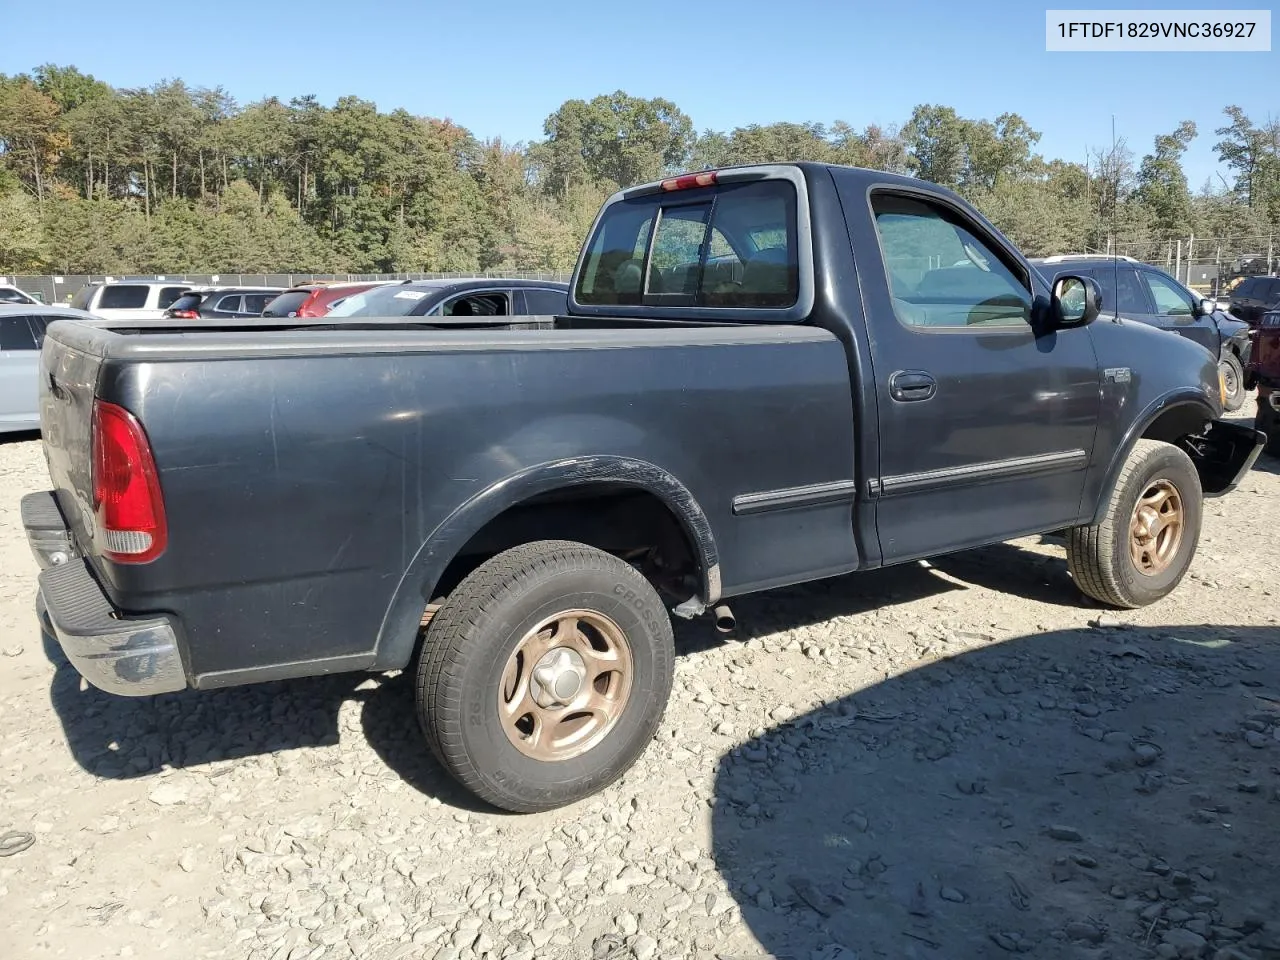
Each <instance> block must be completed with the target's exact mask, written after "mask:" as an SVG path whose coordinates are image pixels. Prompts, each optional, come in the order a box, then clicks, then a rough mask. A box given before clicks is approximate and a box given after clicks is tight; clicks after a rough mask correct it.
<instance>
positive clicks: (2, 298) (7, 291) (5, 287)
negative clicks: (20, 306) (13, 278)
mask: <svg viewBox="0 0 1280 960" xmlns="http://www.w3.org/2000/svg"><path fill="white" fill-rule="evenodd" d="M39 302H40V301H39V300H37V299H36V298H35V297H33V296H31V294H29V293H23V292H22V291H21V290H19V289H18V288H17V287H12V286H9V284H7V283H6V284H0V303H34V304H39Z"/></svg>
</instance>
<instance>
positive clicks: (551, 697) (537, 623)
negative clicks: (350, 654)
mask: <svg viewBox="0 0 1280 960" xmlns="http://www.w3.org/2000/svg"><path fill="white" fill-rule="evenodd" d="M674 661H675V648H674V641H673V638H672V630H671V620H670V617H669V616H668V615H667V611H666V608H665V607H664V606H663V603H662V600H661V599H660V598H659V596H658V594H657V592H656V591H655V590H654V589H653V587H652V586H651V585H650V584H649V582H648V581H647V580H646V579H645V578H644V577H643V576H641V574H640V573H639V572H638V571H636V570H635V569H634V568H633V567H631V566H630V565H628V564H626V563H624V562H623V561H621V560H619V559H617V558H616V557H614V556H612V555H610V554H608V553H604V552H603V551H600V550H596V549H594V548H592V547H588V546H585V545H583V544H579V543H571V542H567V541H553V540H548V541H540V542H537V543H529V544H524V545H522V546H518V547H515V548H513V549H511V550H508V551H506V552H505V553H501V554H499V555H498V556H496V557H494V558H493V559H491V560H489V561H487V562H486V563H484V564H482V565H481V566H480V567H478V568H477V569H476V570H475V571H474V572H473V573H471V574H470V575H469V576H468V577H467V578H466V579H464V580H463V581H462V582H461V583H460V584H459V585H458V587H457V588H456V589H455V590H454V591H453V592H452V593H451V594H450V595H449V597H448V598H447V599H446V600H445V601H444V603H443V604H442V605H441V607H440V609H439V610H438V611H436V613H435V615H434V616H433V617H432V618H431V623H430V626H429V627H428V630H427V635H426V638H425V642H424V644H423V649H422V654H421V657H420V660H419V664H418V682H417V709H418V718H419V721H420V723H421V725H422V729H423V732H424V733H425V735H426V738H427V741H428V743H429V744H430V745H431V748H432V750H433V751H434V753H435V754H436V756H437V758H438V759H439V760H440V762H441V763H442V764H443V765H444V767H445V769H447V770H448V771H449V772H450V773H451V774H452V775H453V776H454V777H455V778H457V779H458V780H459V781H460V782H461V783H462V784H463V785H464V786H466V787H467V788H468V789H470V790H471V791H473V792H474V793H476V794H477V795H478V796H480V797H481V798H483V799H484V800H487V801H488V802H489V803H492V804H494V805H495V806H498V807H502V808H504V809H507V810H512V811H516V812H521V813H527V812H533V811H538V810H549V809H553V808H555V807H560V806H564V805H565V804H569V803H573V802H574V801H576V800H580V799H582V798H583V797H586V796H589V795H591V794H593V793H596V792H598V791H599V790H601V789H603V788H604V787H606V786H608V785H609V784H610V783H612V782H613V781H614V780H616V779H617V778H618V777H619V776H621V775H622V774H623V773H624V772H625V771H626V770H627V769H628V768H629V767H630V766H631V765H632V764H633V763H634V762H635V761H636V759H637V758H638V757H639V756H640V754H641V752H642V751H643V750H644V748H645V746H646V745H647V744H648V742H649V741H650V740H651V739H652V738H653V735H654V733H655V732H656V730H657V727H658V723H659V721H660V720H661V718H662V714H663V711H664V710H665V708H666V704H667V699H668V697H669V696H670V692H671V681H672V673H673V669H674Z"/></svg>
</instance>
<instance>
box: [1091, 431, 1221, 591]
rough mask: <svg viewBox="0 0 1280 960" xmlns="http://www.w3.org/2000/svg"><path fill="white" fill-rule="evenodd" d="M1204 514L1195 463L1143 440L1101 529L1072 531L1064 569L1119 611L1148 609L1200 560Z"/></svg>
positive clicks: (1170, 448)
mask: <svg viewBox="0 0 1280 960" xmlns="http://www.w3.org/2000/svg"><path fill="white" fill-rule="evenodd" d="M1201 507H1202V491H1201V488H1200V475H1199V474H1198V473H1196V468H1195V465H1194V464H1193V463H1192V462H1191V458H1190V457H1188V456H1187V455H1186V454H1185V453H1183V452H1182V451H1181V450H1179V449H1178V448H1177V447H1175V446H1173V444H1170V443H1161V442H1160V441H1158V440H1139V441H1138V442H1137V443H1136V444H1135V445H1134V448H1133V450H1132V451H1131V452H1130V454H1129V457H1128V459H1127V460H1126V461H1125V464H1124V467H1123V469H1122V470H1121V471H1120V478H1119V479H1118V480H1117V481H1116V485H1115V489H1114V490H1112V492H1111V499H1110V500H1109V502H1108V503H1107V509H1106V514H1105V516H1104V517H1103V519H1102V522H1101V523H1096V524H1088V525H1082V526H1078V527H1072V528H1071V534H1070V536H1069V537H1068V538H1067V563H1068V565H1069V567H1070V570H1071V576H1072V577H1073V578H1075V581H1076V585H1077V586H1078V587H1079V588H1080V589H1081V590H1082V591H1083V592H1084V593H1086V594H1088V595H1089V596H1091V597H1093V598H1094V599H1095V600H1099V601H1101V602H1102V603H1106V604H1110V605H1112V606H1116V607H1128V608H1132V607H1144V606H1146V605H1147V604H1150V603H1154V602H1155V601H1157V600H1159V599H1160V598H1161V597H1164V596H1166V595H1167V594H1169V593H1170V592H1171V591H1172V590H1173V589H1174V587H1176V586H1177V585H1178V584H1179V583H1180V582H1181V581H1182V578H1183V577H1184V576H1185V575H1186V572H1187V569H1188V568H1189V567H1190V566H1191V561H1192V558H1194V557H1195V553H1196V546H1197V544H1198V543H1199V540H1200V518H1201Z"/></svg>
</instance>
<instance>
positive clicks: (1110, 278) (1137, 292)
mask: <svg viewBox="0 0 1280 960" xmlns="http://www.w3.org/2000/svg"><path fill="white" fill-rule="evenodd" d="M1066 273H1067V274H1068V275H1070V274H1073V273H1074V274H1084V275H1085V276H1089V277H1093V279H1094V280H1096V281H1097V282H1098V289H1099V290H1101V291H1102V312H1103V313H1110V314H1114V313H1116V312H1117V311H1118V312H1119V313H1120V314H1121V315H1123V316H1130V317H1131V316H1134V315H1135V314H1144V313H1150V312H1151V304H1150V303H1148V302H1147V294H1146V291H1145V290H1144V288H1143V287H1142V286H1141V281H1139V280H1138V277H1137V275H1136V274H1135V273H1134V271H1133V268H1132V267H1126V266H1117V265H1116V264H1107V265H1105V266H1100V267H1090V268H1089V269H1088V270H1078V269H1071V270H1068V271H1066Z"/></svg>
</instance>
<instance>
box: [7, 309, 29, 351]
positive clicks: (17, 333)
mask: <svg viewBox="0 0 1280 960" xmlns="http://www.w3.org/2000/svg"><path fill="white" fill-rule="evenodd" d="M35 349H36V338H35V337H34V336H33V335H32V333H31V327H30V325H28V323H27V318H26V317H14V316H8V317H0V350H35Z"/></svg>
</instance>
